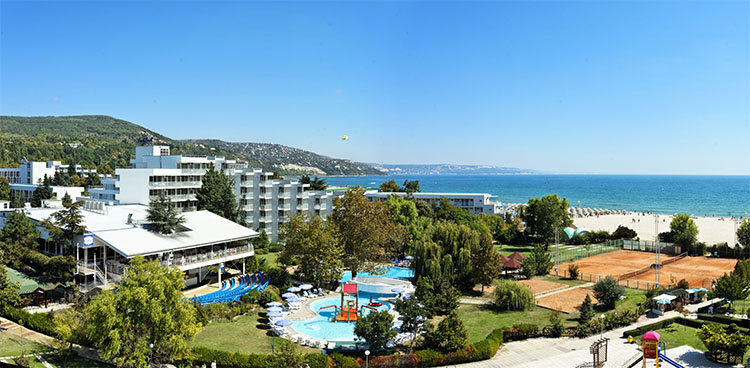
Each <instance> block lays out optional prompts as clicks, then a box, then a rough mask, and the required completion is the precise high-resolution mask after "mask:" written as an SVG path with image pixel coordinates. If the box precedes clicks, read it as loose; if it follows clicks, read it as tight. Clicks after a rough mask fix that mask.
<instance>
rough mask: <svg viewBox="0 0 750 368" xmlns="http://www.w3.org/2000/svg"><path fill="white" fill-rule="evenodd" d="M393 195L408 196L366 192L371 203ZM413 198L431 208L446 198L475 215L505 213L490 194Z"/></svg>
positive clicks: (456, 194)
mask: <svg viewBox="0 0 750 368" xmlns="http://www.w3.org/2000/svg"><path fill="white" fill-rule="evenodd" d="M392 195H397V196H401V197H406V196H407V194H406V193H403V192H378V191H377V190H368V191H367V192H365V197H367V199H369V200H370V202H373V201H376V200H385V199H387V198H388V197H390V196H392ZM411 196H412V197H413V198H414V199H416V200H419V201H423V202H426V203H427V204H429V205H430V206H433V205H439V204H440V199H441V198H445V199H447V200H448V201H449V202H450V203H451V204H453V205H454V206H456V207H458V208H463V209H465V210H468V211H469V212H471V213H473V214H480V213H485V214H488V215H501V214H504V213H505V209H504V207H503V205H502V204H501V203H500V202H496V201H493V200H492V196H491V195H490V194H488V193H411Z"/></svg>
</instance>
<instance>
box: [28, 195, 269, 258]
mask: <svg viewBox="0 0 750 368" xmlns="http://www.w3.org/2000/svg"><path fill="white" fill-rule="evenodd" d="M105 209H106V212H105V213H98V212H92V211H90V210H86V209H81V213H82V215H83V224H84V225H85V226H86V228H87V229H88V233H89V234H93V235H94V237H95V238H98V239H99V240H100V241H102V242H103V243H105V244H107V245H108V246H109V247H110V248H112V249H113V250H115V251H117V252H118V253H120V254H121V255H123V256H124V257H128V258H130V257H134V256H136V255H139V254H140V255H149V254H155V253H162V252H168V251H175V250H183V249H190V248H196V247H200V246H204V245H212V244H221V243H226V242H232V241H241V240H248V239H250V238H253V237H256V236H258V233H257V232H256V231H254V230H252V229H249V228H247V227H244V226H242V225H240V224H237V223H235V222H233V221H230V220H227V219H225V218H223V217H221V216H219V215H216V214H213V213H211V212H209V211H194V212H183V213H182V215H183V216H184V217H185V222H184V223H183V224H182V226H183V227H184V228H185V231H181V232H177V233H174V234H170V235H162V234H159V233H157V232H154V231H150V230H148V229H146V228H144V227H143V226H142V225H143V224H144V223H145V222H146V213H147V210H148V206H146V205H141V204H128V205H114V206H105ZM58 210H60V208H32V209H30V210H26V211H24V212H25V213H26V215H27V216H28V217H29V218H31V219H34V220H36V221H43V220H45V219H47V218H49V217H50V215H52V213H54V212H56V211H58ZM129 215H132V216H131V219H132V222H133V223H134V224H135V225H134V224H128V216H129Z"/></svg>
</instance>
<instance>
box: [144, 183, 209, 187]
mask: <svg viewBox="0 0 750 368" xmlns="http://www.w3.org/2000/svg"><path fill="white" fill-rule="evenodd" d="M148 186H149V187H151V188H180V187H200V186H201V182H200V181H151V182H149V183H148Z"/></svg>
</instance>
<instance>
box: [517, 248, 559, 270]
mask: <svg viewBox="0 0 750 368" xmlns="http://www.w3.org/2000/svg"><path fill="white" fill-rule="evenodd" d="M547 249H548V247H547V246H546V245H544V244H535V245H534V248H533V249H532V250H531V253H530V254H529V256H528V257H526V259H524V260H523V261H522V263H523V268H524V270H525V271H524V272H525V274H526V275H532V276H544V275H546V274H547V273H549V271H550V270H551V269H552V267H554V265H555V263H554V262H553V261H552V254H550V252H549V251H548V250H547ZM527 269H528V270H527ZM526 272H528V273H526Z"/></svg>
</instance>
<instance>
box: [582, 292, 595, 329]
mask: <svg viewBox="0 0 750 368" xmlns="http://www.w3.org/2000/svg"><path fill="white" fill-rule="evenodd" d="M579 311H580V314H579V316H578V321H579V322H580V323H585V322H588V321H590V320H591V318H592V317H594V307H593V305H592V304H591V297H590V296H589V294H586V298H584V299H583V303H581V308H580V309H579Z"/></svg>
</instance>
